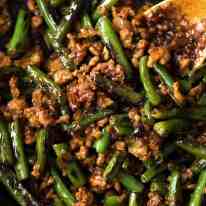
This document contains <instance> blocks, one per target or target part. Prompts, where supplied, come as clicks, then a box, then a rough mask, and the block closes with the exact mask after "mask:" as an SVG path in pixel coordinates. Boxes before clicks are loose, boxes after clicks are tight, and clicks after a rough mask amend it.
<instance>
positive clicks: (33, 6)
mask: <svg viewBox="0 0 206 206" xmlns="http://www.w3.org/2000/svg"><path fill="white" fill-rule="evenodd" d="M27 7H28V9H29V10H30V11H31V12H35V11H36V10H37V6H36V3H35V0H28V1H27Z"/></svg>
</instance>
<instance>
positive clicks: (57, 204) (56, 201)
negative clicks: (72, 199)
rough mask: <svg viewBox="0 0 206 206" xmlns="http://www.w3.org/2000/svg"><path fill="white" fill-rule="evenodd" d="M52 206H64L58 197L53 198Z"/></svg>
mask: <svg viewBox="0 0 206 206" xmlns="http://www.w3.org/2000/svg"><path fill="white" fill-rule="evenodd" d="M52 205H53V206H65V204H64V203H63V202H62V200H61V199H59V198H58V197H55V198H54V201H53V204H52Z"/></svg>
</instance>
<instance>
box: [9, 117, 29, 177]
mask: <svg viewBox="0 0 206 206" xmlns="http://www.w3.org/2000/svg"><path fill="white" fill-rule="evenodd" d="M10 134H11V139H12V144H13V150H14V155H15V158H16V162H15V171H16V175H17V179H18V180H19V181H21V180H25V179H27V178H28V177H29V168H28V162H27V159H26V156H25V152H24V144H23V137H22V134H21V129H20V123H19V120H15V121H13V122H12V123H11V125H10Z"/></svg>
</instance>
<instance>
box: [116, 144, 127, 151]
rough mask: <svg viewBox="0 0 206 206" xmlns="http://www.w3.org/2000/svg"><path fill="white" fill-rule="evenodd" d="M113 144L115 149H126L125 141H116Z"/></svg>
mask: <svg viewBox="0 0 206 206" xmlns="http://www.w3.org/2000/svg"><path fill="white" fill-rule="evenodd" d="M114 146H115V149H116V150H117V151H120V152H124V151H125V150H126V143H125V142H124V141H116V142H115V144H114Z"/></svg>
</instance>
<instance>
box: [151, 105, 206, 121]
mask: <svg viewBox="0 0 206 206" xmlns="http://www.w3.org/2000/svg"><path fill="white" fill-rule="evenodd" d="M152 117H153V118H155V119H161V120H164V119H170V118H188V119H191V120H202V121H204V120H206V109H205V107H202V106H201V107H195V108H185V109H179V108H172V109H171V110H165V109H164V110H154V111H152Z"/></svg>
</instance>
